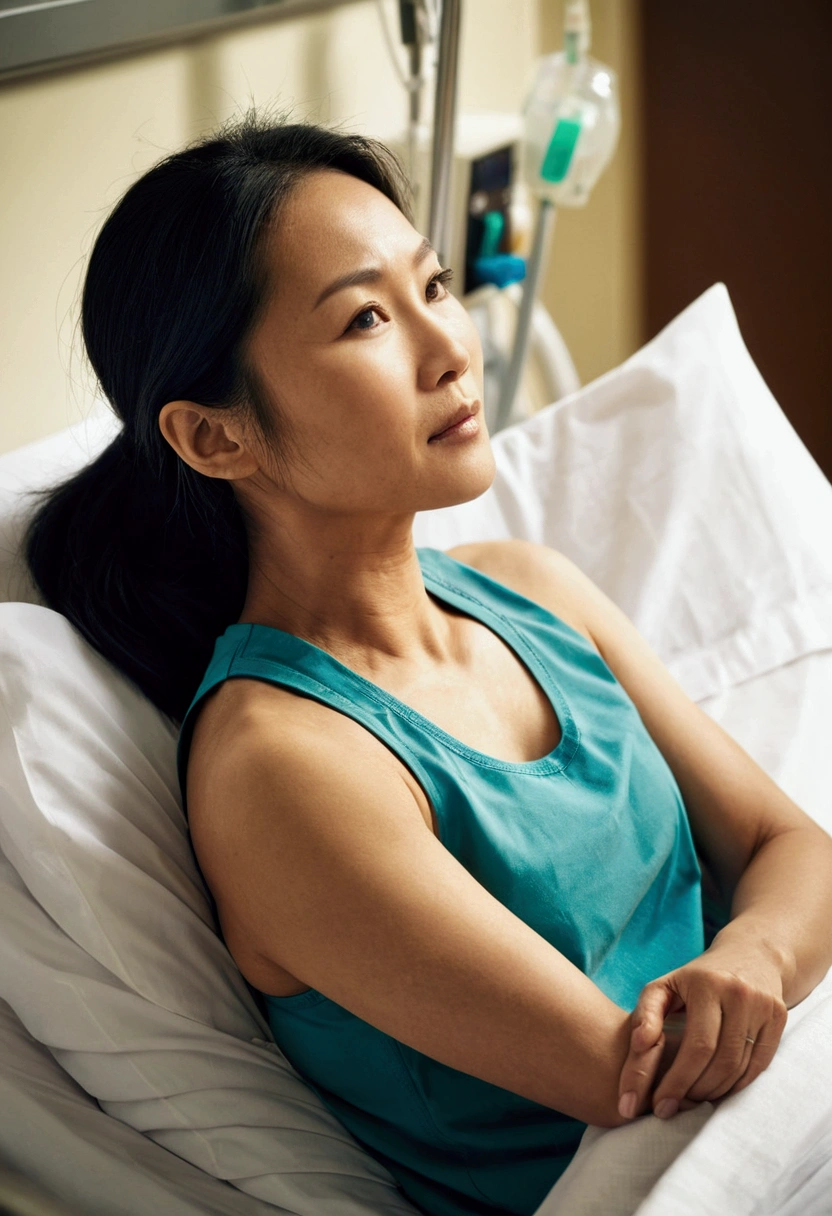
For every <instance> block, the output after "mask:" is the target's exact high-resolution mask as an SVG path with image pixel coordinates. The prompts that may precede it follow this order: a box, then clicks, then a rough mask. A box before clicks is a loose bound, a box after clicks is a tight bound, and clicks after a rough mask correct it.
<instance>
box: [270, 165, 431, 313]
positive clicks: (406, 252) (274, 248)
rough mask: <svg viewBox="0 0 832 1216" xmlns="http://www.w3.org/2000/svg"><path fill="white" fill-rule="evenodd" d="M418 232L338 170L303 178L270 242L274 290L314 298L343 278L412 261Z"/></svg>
mask: <svg viewBox="0 0 832 1216" xmlns="http://www.w3.org/2000/svg"><path fill="white" fill-rule="evenodd" d="M419 239H420V238H419V234H418V233H417V232H416V230H415V229H414V228H413V226H412V224H411V223H410V221H409V220H408V219H407V217H406V216H405V215H404V214H403V213H402V212H401V211H400V210H399V208H398V207H397V206H396V204H395V203H394V202H392V201H391V200H390V199H389V198H388V197H387V196H386V195H385V194H382V193H381V191H380V190H376V188H375V187H374V186H370V185H368V183H367V182H363V181H360V180H359V179H358V178H356V177H352V176H350V174H348V173H342V172H340V171H339V170H337V169H317V170H315V171H314V172H312V173H309V174H308V175H307V176H306V177H304V178H303V179H302V180H301V181H300V182H299V183H298V185H297V186H296V187H295V188H294V190H293V191H292V193H291V194H290V196H289V198H288V199H287V201H286V204H285V205H284V207H283V208H281V210H280V212H279V215H278V220H277V224H276V225H275V230H274V232H273V234H272V237H271V240H270V242H269V258H270V261H271V262H272V266H273V268H274V270H275V272H276V282H275V290H276V293H277V294H278V295H280V294H282V291H281V287H282V285H286V286H291V288H292V290H293V292H294V291H296V290H298V289H299V288H300V287H301V286H302V287H303V291H304V294H310V295H312V294H314V295H315V296H317V293H318V291H320V290H321V288H323V287H325V286H326V285H327V284H328V283H329V282H330V281H331V280H332V279H333V278H335V277H337V276H338V275H339V274H344V273H347V272H349V271H351V270H357V269H360V268H362V267H364V266H370V265H377V266H383V265H384V264H385V263H392V262H394V261H396V260H397V259H399V258H405V257H412V256H413V252H414V250H415V249H416V247H417V246H418V244H419Z"/></svg>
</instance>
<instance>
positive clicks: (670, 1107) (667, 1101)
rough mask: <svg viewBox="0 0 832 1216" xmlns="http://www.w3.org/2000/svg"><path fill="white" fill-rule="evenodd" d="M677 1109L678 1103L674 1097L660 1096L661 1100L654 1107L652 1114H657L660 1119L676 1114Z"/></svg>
mask: <svg viewBox="0 0 832 1216" xmlns="http://www.w3.org/2000/svg"><path fill="white" fill-rule="evenodd" d="M678 1109H679V1103H678V1102H677V1101H676V1099H675V1098H662V1100H661V1102H660V1103H659V1104H658V1106H657V1107H656V1109H655V1111H654V1114H657V1115H658V1116H659V1118H660V1119H669V1118H670V1117H671V1116H672V1115H675V1114H676V1111H677V1110H678Z"/></svg>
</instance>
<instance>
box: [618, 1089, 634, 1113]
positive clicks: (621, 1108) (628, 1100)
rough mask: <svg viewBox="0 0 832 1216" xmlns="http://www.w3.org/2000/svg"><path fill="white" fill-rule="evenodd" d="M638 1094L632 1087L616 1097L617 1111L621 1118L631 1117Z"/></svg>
mask: <svg viewBox="0 0 832 1216" xmlns="http://www.w3.org/2000/svg"><path fill="white" fill-rule="evenodd" d="M637 1103H638V1095H637V1094H636V1092H635V1090H634V1089H631V1090H628V1091H627V1093H626V1094H622V1095H621V1097H620V1098H619V1099H618V1113H619V1115H620V1116H621V1118H622V1119H632V1118H634V1116H635V1113H636V1104H637Z"/></svg>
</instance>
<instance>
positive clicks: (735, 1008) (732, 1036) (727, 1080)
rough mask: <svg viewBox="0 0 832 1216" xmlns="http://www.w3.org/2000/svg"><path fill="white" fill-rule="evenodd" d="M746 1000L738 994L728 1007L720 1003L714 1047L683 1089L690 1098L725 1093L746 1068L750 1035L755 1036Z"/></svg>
mask: <svg viewBox="0 0 832 1216" xmlns="http://www.w3.org/2000/svg"><path fill="white" fill-rule="evenodd" d="M723 1000H724V998H723ZM748 1003H749V1002H748V1001H746V1000H744V999H742V998H740V999H737V1000H734V1001H732V1003H731V1005H730V1007H729V1008H725V1006H724V1005H723V1008H722V1026H721V1027H720V1031H719V1040H718V1042H717V1045H716V1051H715V1052H714V1055H713V1058H712V1059H711V1061H710V1063H709V1064H708V1065H707V1066H706V1067H705V1068H704V1069H703V1071H702V1073H701V1074H700V1076H699V1077H698V1079H697V1081H696V1083H695V1084H694V1085H692V1086H691V1087H690V1089H689V1090H688V1093H687V1096H688V1097H689V1098H691V1099H692V1100H693V1101H694V1102H703V1101H705V1100H706V1099H707V1100H710V1099H712V1098H718V1097H719V1096H720V1095H721V1094H724V1093H727V1091H728V1090H729V1089H730V1088H731V1086H732V1085H733V1084H734V1083H735V1082H736V1081H738V1080H739V1079H740V1077H742V1076H743V1075H744V1073H745V1071H746V1069H747V1068H748V1063H749V1060H750V1059H751V1050H752V1047H753V1039H754V1038H755V1037H756V1036H755V1035H754V1034H753V1033H751V1034H750V1033H749V1030H748V1022H749V1011H748Z"/></svg>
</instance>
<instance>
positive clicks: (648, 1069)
mask: <svg viewBox="0 0 832 1216" xmlns="http://www.w3.org/2000/svg"><path fill="white" fill-rule="evenodd" d="M664 1046H665V1039H664V1035H662V1036H661V1037H660V1038H659V1040H658V1042H657V1043H654V1044H653V1046H652V1047H648V1049H647V1050H646V1051H642V1052H634V1051H632V1050H631V1051H630V1054H629V1055H628V1056H627V1059H626V1060H625V1062H624V1067H623V1068H622V1070H621V1077H620V1079H619V1082H618V1095H619V1096H618V1113H619V1115H620V1116H621V1118H622V1119H634V1118H635V1116H636V1115H641V1114H644V1111H645V1109H646V1107H647V1100H648V1098H649V1096H650V1090H651V1088H652V1086H653V1082H654V1081H655V1079H656V1074H657V1072H658V1069H659V1064H660V1063H661V1059H662V1055H663V1053H664Z"/></svg>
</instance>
